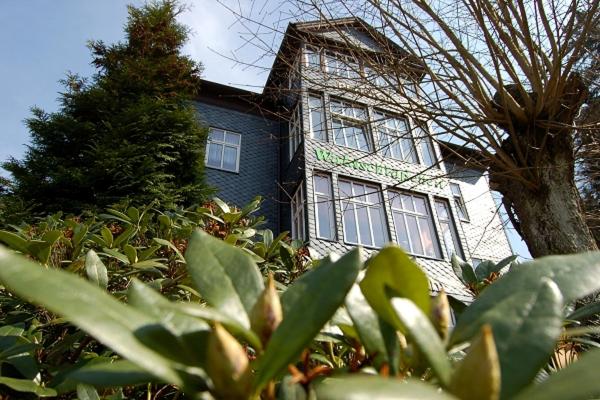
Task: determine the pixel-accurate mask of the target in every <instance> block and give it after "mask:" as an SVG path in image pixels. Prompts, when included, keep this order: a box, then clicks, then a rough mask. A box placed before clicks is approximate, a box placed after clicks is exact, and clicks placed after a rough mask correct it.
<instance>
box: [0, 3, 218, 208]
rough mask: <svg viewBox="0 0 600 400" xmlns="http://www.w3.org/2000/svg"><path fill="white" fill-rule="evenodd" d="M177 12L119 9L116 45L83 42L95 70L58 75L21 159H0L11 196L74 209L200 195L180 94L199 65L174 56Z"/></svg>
mask: <svg viewBox="0 0 600 400" xmlns="http://www.w3.org/2000/svg"><path fill="white" fill-rule="evenodd" d="M179 12H181V9H180V7H179V6H178V5H177V3H176V2H175V1H172V0H165V1H163V2H156V3H149V4H147V5H144V6H142V7H141V8H135V7H129V19H128V22H127V25H126V26H125V32H126V35H127V37H126V41H125V42H124V43H117V44H114V45H111V46H107V45H105V44H104V43H103V42H101V41H95V42H90V43H89V48H90V50H91V52H92V55H93V64H94V65H95V67H96V68H97V70H98V72H97V74H96V75H94V76H93V77H92V78H91V79H87V80H86V79H82V78H80V77H78V76H77V75H72V74H70V75H69V76H67V78H66V79H65V80H64V81H63V83H64V86H65V92H64V93H62V94H61V95H60V99H59V100H60V104H61V106H60V109H59V111H58V112H55V113H50V114H49V113H46V112H44V111H43V110H41V109H38V108H34V109H33V110H32V113H33V116H32V117H31V118H29V119H28V120H27V126H28V128H29V131H30V134H31V145H30V146H29V148H28V151H27V153H26V155H25V158H24V159H23V160H16V159H11V160H9V161H8V162H6V163H4V164H3V167H4V168H5V169H6V170H8V171H9V172H11V174H12V176H13V188H12V192H13V193H14V195H15V196H17V197H18V198H19V199H21V201H23V202H24V203H25V204H27V205H31V206H33V207H34V209H35V210H36V211H44V212H56V211H59V210H62V211H66V212H74V213H79V212H81V211H82V210H85V209H92V210H93V209H102V208H104V207H106V206H107V205H109V204H113V203H116V202H118V201H121V200H122V199H123V198H128V199H130V200H131V201H132V202H133V203H134V204H148V203H149V202H151V201H153V200H154V199H157V200H158V202H159V204H164V205H170V204H175V203H178V204H179V203H185V204H192V203H199V202H200V197H201V195H202V193H203V192H204V191H205V190H206V187H205V185H204V184H203V162H202V161H203V151H204V150H203V148H204V143H205V141H206V134H207V130H206V129H205V128H203V127H201V126H200V125H199V122H198V121H197V117H196V114H195V110H194V108H193V106H192V105H191V104H190V101H191V100H192V99H193V98H194V96H195V94H196V92H197V90H198V87H199V83H200V72H201V65H200V64H198V63H196V62H195V61H193V60H191V59H190V58H189V57H187V56H182V55H181V54H180V50H181V48H182V46H183V45H184V44H185V41H186V40H187V29H186V28H185V27H184V26H182V25H180V24H179V23H178V22H177V21H176V16H177V15H178V13H179Z"/></svg>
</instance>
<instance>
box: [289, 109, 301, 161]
mask: <svg viewBox="0 0 600 400" xmlns="http://www.w3.org/2000/svg"><path fill="white" fill-rule="evenodd" d="M300 103H301V102H300V101H298V104H297V105H296V108H295V109H294V111H292V114H291V115H290V120H289V125H288V127H289V132H288V134H289V138H288V139H289V151H290V161H291V160H292V158H294V154H296V151H297V150H298V147H300V144H301V143H302V139H303V134H302V108H301V104H300Z"/></svg>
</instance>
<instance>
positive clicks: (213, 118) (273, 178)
mask: <svg viewBox="0 0 600 400" xmlns="http://www.w3.org/2000/svg"><path fill="white" fill-rule="evenodd" d="M196 108H197V110H198V115H199V118H200V120H201V121H202V122H203V123H204V124H205V125H207V126H209V127H214V128H221V129H225V130H228V131H232V132H235V133H239V134H240V135H241V136H242V139H241V147H240V148H241V150H240V151H241V152H240V167H239V172H238V173H235V172H228V171H221V170H218V169H214V168H209V167H206V180H207V182H208V183H209V184H210V185H211V186H214V187H215V188H217V190H218V192H217V196H218V197H219V198H221V199H223V200H225V201H227V202H228V203H232V204H235V205H236V206H239V207H242V206H244V205H245V204H247V203H248V202H250V201H251V200H252V199H253V198H254V197H255V196H258V195H260V196H262V197H263V199H264V202H263V204H262V207H261V210H260V211H259V215H263V216H265V217H266V219H267V224H266V225H265V226H264V227H265V228H269V229H271V230H273V231H274V232H277V231H279V203H278V201H277V200H278V190H279V189H278V185H277V180H278V176H279V168H278V164H279V139H278V137H279V123H278V122H277V121H271V120H267V119H265V118H263V117H262V116H259V115H255V114H249V113H243V112H240V111H236V110H231V109H227V108H223V107H218V106H215V105H211V104H206V103H201V102H196Z"/></svg>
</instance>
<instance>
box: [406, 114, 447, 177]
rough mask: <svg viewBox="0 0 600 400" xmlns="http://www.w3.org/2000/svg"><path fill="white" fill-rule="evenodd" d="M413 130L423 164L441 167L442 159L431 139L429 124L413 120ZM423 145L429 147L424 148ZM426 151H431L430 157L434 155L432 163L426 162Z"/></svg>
mask: <svg viewBox="0 0 600 400" xmlns="http://www.w3.org/2000/svg"><path fill="white" fill-rule="evenodd" d="M411 131H412V132H413V135H412V136H413V138H414V139H415V141H416V142H417V147H418V149H419V155H420V157H419V158H420V159H421V164H422V165H424V166H426V167H428V168H435V169H440V159H439V157H438V155H437V152H436V151H435V146H434V145H433V140H432V139H431V135H430V130H429V127H428V126H427V124H426V123H425V122H421V121H416V120H413V121H412V129H411ZM416 132H420V134H415V133H416ZM423 146H427V147H429V149H427V150H426V149H424V148H423ZM429 150H430V151H429ZM426 151H427V153H429V156H430V157H433V164H432V165H427V163H426V162H425V156H424V154H425V152H426Z"/></svg>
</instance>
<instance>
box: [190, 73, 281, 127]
mask: <svg viewBox="0 0 600 400" xmlns="http://www.w3.org/2000/svg"><path fill="white" fill-rule="evenodd" d="M196 100H198V101H200V102H203V103H208V104H212V105H216V106H222V107H227V108H230V109H234V110H237V111H241V112H245V113H251V114H257V115H261V116H263V117H265V118H268V119H278V118H277V116H276V112H277V104H275V103H273V102H272V101H270V99H268V98H266V97H265V96H263V95H262V94H261V93H257V92H252V91H249V90H245V89H240V88H237V87H233V86H228V85H224V84H221V83H217V82H212V81H208V80H205V79H202V80H201V83H200V91H199V93H198V96H197V97H196Z"/></svg>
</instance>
